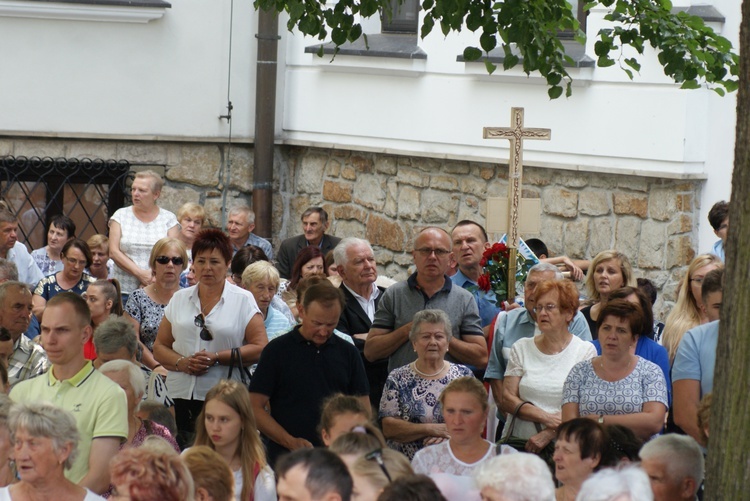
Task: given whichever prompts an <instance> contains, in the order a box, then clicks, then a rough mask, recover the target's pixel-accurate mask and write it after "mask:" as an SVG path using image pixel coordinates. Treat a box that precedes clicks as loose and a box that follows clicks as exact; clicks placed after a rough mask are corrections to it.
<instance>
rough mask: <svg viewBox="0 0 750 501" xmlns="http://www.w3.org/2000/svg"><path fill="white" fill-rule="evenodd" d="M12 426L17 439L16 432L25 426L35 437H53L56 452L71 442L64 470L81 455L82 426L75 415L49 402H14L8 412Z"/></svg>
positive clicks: (13, 434)
mask: <svg viewBox="0 0 750 501" xmlns="http://www.w3.org/2000/svg"><path fill="white" fill-rule="evenodd" d="M8 428H9V429H10V437H11V440H12V441H13V442H15V440H16V433H18V430H20V429H23V430H24V431H26V433H28V434H29V435H31V436H32V437H44V438H49V439H51V440H52V445H53V447H54V448H55V451H56V452H60V450H61V449H62V448H63V447H65V445H66V444H70V454H69V455H68V457H67V458H66V459H65V462H64V463H63V468H64V469H66V470H67V469H70V467H71V466H73V463H74V462H75V459H76V456H77V455H78V440H79V438H80V434H79V433H78V426H77V425H76V420H75V418H74V417H73V414H71V413H70V412H68V411H66V410H65V409H61V408H60V407H57V406H55V405H53V404H50V403H48V402H39V401H36V402H25V403H18V404H14V405H13V407H12V408H11V410H10V413H9V414H8Z"/></svg>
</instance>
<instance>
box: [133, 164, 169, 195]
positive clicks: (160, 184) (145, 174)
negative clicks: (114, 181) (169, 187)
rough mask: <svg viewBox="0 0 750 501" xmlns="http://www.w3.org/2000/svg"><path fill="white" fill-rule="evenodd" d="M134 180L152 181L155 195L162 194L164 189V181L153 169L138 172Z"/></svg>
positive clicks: (152, 189)
mask: <svg viewBox="0 0 750 501" xmlns="http://www.w3.org/2000/svg"><path fill="white" fill-rule="evenodd" d="M134 179H150V180H151V191H153V192H154V193H161V189H162V188H164V179H163V178H162V177H161V176H160V175H159V174H157V173H156V172H154V171H152V170H151V169H147V170H142V171H139V172H136V173H135V178H134Z"/></svg>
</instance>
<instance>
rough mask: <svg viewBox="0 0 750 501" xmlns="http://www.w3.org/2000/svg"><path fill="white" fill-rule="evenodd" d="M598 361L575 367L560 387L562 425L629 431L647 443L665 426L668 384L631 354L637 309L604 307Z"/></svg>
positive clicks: (618, 304) (616, 304) (620, 304)
mask: <svg viewBox="0 0 750 501" xmlns="http://www.w3.org/2000/svg"><path fill="white" fill-rule="evenodd" d="M598 324H599V342H600V343H601V345H602V354H601V356H598V357H595V358H592V359H591V360H586V361H584V362H580V363H579V364H577V365H576V366H575V367H573V369H572V370H571V371H570V374H568V377H567V379H566V380H565V386H564V387H563V400H562V404H563V406H562V420H563V422H565V421H569V420H571V419H574V418H577V417H585V418H588V419H594V420H596V421H598V422H599V423H602V424H605V423H606V424H619V425H622V426H625V427H627V428H630V429H631V430H632V431H633V433H635V434H636V436H638V437H639V438H641V439H642V440H648V439H649V438H651V437H652V436H653V435H655V434H656V433H659V431H660V430H661V429H662V427H663V426H664V416H665V415H666V412H667V406H668V405H669V403H668V400H667V384H666V380H665V379H664V374H663V373H662V370H661V369H660V368H659V366H658V365H656V364H654V363H652V362H649V361H648V360H646V359H643V358H641V357H639V356H637V355H635V354H634V353H633V351H634V350H632V348H633V346H634V345H635V342H636V337H637V336H638V333H639V332H640V330H641V328H642V326H643V313H642V311H641V307H640V306H639V305H638V304H634V303H630V302H629V301H626V300H624V299H615V300H612V301H610V302H608V303H607V305H606V306H605V307H604V308H603V309H602V312H601V314H600V316H599V322H598Z"/></svg>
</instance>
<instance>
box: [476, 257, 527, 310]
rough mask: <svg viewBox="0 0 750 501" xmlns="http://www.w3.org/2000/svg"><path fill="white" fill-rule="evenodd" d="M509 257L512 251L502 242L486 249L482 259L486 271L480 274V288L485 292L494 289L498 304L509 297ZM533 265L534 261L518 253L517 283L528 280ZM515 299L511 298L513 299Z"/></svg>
mask: <svg viewBox="0 0 750 501" xmlns="http://www.w3.org/2000/svg"><path fill="white" fill-rule="evenodd" d="M509 259H510V251H509V250H508V247H507V246H506V245H505V244H502V243H495V244H493V245H492V247H490V248H488V249H486V250H485V251H484V254H482V260H481V261H480V264H481V265H482V267H483V268H484V273H483V274H482V275H480V276H479V280H478V281H477V283H478V285H479V289H481V290H483V291H485V292H489V291H493V292H494V293H495V297H496V298H497V304H501V303H502V302H503V301H506V300H507V299H508V267H509V265H508V261H509ZM533 265H534V263H533V261H530V260H528V259H526V258H525V257H523V255H522V254H521V253H520V252H517V253H516V284H519V283H520V284H523V283H524V282H525V281H526V275H528V274H529V269H530V268H531V267H532V266H533ZM514 299H515V298H511V301H512V300H514Z"/></svg>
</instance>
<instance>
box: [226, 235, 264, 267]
mask: <svg viewBox="0 0 750 501" xmlns="http://www.w3.org/2000/svg"><path fill="white" fill-rule="evenodd" d="M248 245H254V246H256V247H260V248H261V249H262V250H263V252H265V253H266V257H268V260H269V261H273V249H272V248H271V244H270V243H269V242H268V240H266V239H265V238H261V237H259V236H258V235H256V234H254V233H250V235H249V236H248V237H247V242H245V247H247V246H248ZM238 250H239V249H235V250H234V252H237V251H238Z"/></svg>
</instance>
